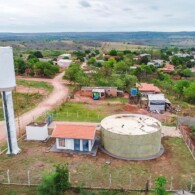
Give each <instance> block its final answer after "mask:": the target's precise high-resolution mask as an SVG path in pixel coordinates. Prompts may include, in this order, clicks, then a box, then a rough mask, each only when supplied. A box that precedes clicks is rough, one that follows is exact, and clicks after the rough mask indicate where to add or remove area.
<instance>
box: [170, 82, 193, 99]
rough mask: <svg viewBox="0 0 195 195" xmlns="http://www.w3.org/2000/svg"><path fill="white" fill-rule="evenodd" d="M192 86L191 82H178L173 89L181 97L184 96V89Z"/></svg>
mask: <svg viewBox="0 0 195 195" xmlns="http://www.w3.org/2000/svg"><path fill="white" fill-rule="evenodd" d="M189 86H190V82H189V81H187V80H180V81H178V82H177V83H176V84H175V86H174V87H173V89H174V91H175V92H176V93H178V94H179V97H181V96H183V93H184V89H185V88H188V87H189Z"/></svg>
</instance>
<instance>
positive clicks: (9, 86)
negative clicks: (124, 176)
mask: <svg viewBox="0 0 195 195" xmlns="http://www.w3.org/2000/svg"><path fill="white" fill-rule="evenodd" d="M15 86H16V78H15V71H14V60H13V51H12V48H11V47H0V92H1V95H2V100H3V110H4V118H5V122H6V130H7V144H8V151H7V154H11V155H13V154H18V153H19V152H20V148H19V147H18V142H17V135H16V125H15V117H14V107H13V99H12V90H13V89H14V87H15Z"/></svg>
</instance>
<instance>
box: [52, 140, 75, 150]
mask: <svg viewBox="0 0 195 195" xmlns="http://www.w3.org/2000/svg"><path fill="white" fill-rule="evenodd" d="M56 146H57V149H65V150H74V139H65V147H62V146H59V138H56Z"/></svg>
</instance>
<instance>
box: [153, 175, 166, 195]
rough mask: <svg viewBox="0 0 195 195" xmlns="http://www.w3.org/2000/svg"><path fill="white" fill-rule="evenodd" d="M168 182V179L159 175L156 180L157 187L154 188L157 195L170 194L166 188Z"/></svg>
mask: <svg viewBox="0 0 195 195" xmlns="http://www.w3.org/2000/svg"><path fill="white" fill-rule="evenodd" d="M166 183H167V180H166V178H165V177H162V176H160V177H158V178H157V179H156V181H155V188H154V191H155V194H156V195H166V194H168V193H167V192H166V189H165V184H166Z"/></svg>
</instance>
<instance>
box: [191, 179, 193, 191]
mask: <svg viewBox="0 0 195 195" xmlns="http://www.w3.org/2000/svg"><path fill="white" fill-rule="evenodd" d="M192 189H193V179H192V177H191V181H190V192H192Z"/></svg>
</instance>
